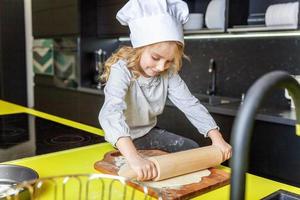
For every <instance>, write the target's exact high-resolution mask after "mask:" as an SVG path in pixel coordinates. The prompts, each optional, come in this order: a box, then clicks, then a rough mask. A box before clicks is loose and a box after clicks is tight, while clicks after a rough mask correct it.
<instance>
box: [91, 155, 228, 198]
mask: <svg viewBox="0 0 300 200" xmlns="http://www.w3.org/2000/svg"><path fill="white" fill-rule="evenodd" d="M139 153H141V154H143V155H144V156H147V157H150V156H159V155H163V154H167V153H166V152H163V151H160V150H139ZM119 156H121V153H120V152H119V151H111V152H108V153H106V154H105V156H104V158H103V160H101V161H98V162H96V163H95V164H94V167H95V169H96V170H98V171H100V172H102V173H106V174H112V175H118V171H119V167H120V166H117V165H118V164H117V163H116V159H118V158H117V157H119ZM209 170H210V172H211V174H210V175H209V176H207V177H204V178H202V180H201V181H200V182H199V183H193V184H188V185H184V186H182V187H180V188H176V189H174V188H162V189H160V194H161V195H162V197H163V199H172V200H175V199H176V200H178V199H190V198H193V197H196V196H199V195H201V194H204V193H206V192H209V191H212V190H214V189H217V188H219V187H222V186H224V185H227V184H229V178H230V175H229V173H227V172H225V171H223V170H220V169H217V168H209ZM128 184H129V185H131V186H132V187H134V188H136V189H138V190H140V191H143V188H142V187H140V186H139V185H138V184H137V183H134V182H129V183H128ZM149 194H150V195H151V196H153V197H156V198H157V197H158V193H157V188H156V190H154V189H151V188H149Z"/></svg>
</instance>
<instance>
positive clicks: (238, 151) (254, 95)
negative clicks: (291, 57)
mask: <svg viewBox="0 0 300 200" xmlns="http://www.w3.org/2000/svg"><path fill="white" fill-rule="evenodd" d="M278 87H279V88H286V89H287V90H288V91H289V94H290V95H291V97H292V98H293V100H294V102H295V106H296V117H297V120H296V134H297V135H298V136H300V85H299V83H298V82H297V81H296V80H295V79H294V78H293V77H292V76H290V75H289V74H288V73H286V72H284V71H274V72H270V73H268V74H266V75H264V76H263V77H261V78H260V79H258V80H257V81H256V82H255V83H254V84H253V86H251V88H250V89H249V91H248V92H247V94H246V97H245V100H244V103H243V105H241V107H240V108H239V111H238V114H237V117H236V119H235V121H234V124H233V128H232V133H231V142H230V143H231V145H232V147H233V157H232V158H231V161H230V167H231V170H232V171H231V186H230V188H231V189H230V199H231V200H241V199H244V198H245V173H246V172H247V168H248V159H249V158H248V157H249V146H250V138H251V134H252V128H253V124H254V117H255V113H256V111H257V110H258V108H259V106H260V104H261V102H262V100H263V99H264V98H265V97H266V96H267V94H268V92H269V91H270V90H271V89H273V88H278Z"/></svg>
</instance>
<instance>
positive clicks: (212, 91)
mask: <svg viewBox="0 0 300 200" xmlns="http://www.w3.org/2000/svg"><path fill="white" fill-rule="evenodd" d="M216 72H217V71H216V62H215V60H214V59H213V58H211V59H210V60H209V66H208V73H209V77H210V81H209V85H208V89H207V91H206V94H208V95H216V93H217V89H216V81H217V74H216Z"/></svg>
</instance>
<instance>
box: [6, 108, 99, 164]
mask: <svg viewBox="0 0 300 200" xmlns="http://www.w3.org/2000/svg"><path fill="white" fill-rule="evenodd" d="M101 142H104V138H103V137H102V136H99V135H96V134H93V133H89V132H86V131H83V130H80V129H77V128H74V127H70V126H66V125H63V124H60V123H57V122H54V121H51V120H47V119H43V118H40V117H37V116H34V115H30V114H26V113H18V114H9V115H0V162H3V161H9V160H14V159H19V158H24V157H30V156H35V155H41V154H45V153H50V152H56V151H61V150H66V149H72V148H76V147H81V146H87V145H90V144H96V143H101Z"/></svg>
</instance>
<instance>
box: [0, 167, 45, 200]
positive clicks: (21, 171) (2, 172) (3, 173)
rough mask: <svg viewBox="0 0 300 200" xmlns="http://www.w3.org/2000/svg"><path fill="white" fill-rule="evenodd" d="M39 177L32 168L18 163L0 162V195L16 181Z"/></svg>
mask: <svg viewBox="0 0 300 200" xmlns="http://www.w3.org/2000/svg"><path fill="white" fill-rule="evenodd" d="M37 178H39V175H38V173H37V172H36V171H34V170H33V169H30V168H28V167H23V166H19V165H10V164H0V197H1V194H2V193H4V191H7V190H9V188H11V187H13V186H14V185H16V184H17V183H21V182H23V181H29V180H33V179H37Z"/></svg>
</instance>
